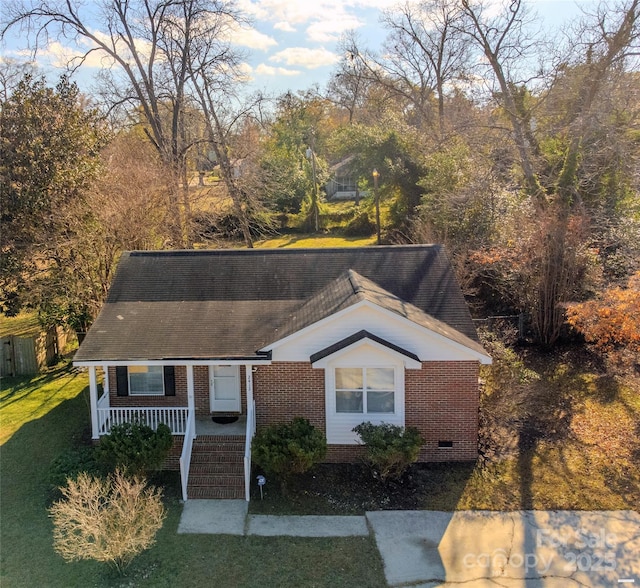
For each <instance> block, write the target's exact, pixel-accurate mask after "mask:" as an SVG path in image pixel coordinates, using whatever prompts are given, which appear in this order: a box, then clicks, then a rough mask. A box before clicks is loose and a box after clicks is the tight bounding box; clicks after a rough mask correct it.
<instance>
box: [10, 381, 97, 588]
mask: <svg viewBox="0 0 640 588" xmlns="http://www.w3.org/2000/svg"><path fill="white" fill-rule="evenodd" d="M58 373H60V371H58ZM45 378H46V379H47V380H48V381H51V380H52V376H50V375H49V374H47V376H45ZM86 395H88V390H87V389H86V388H85V389H84V390H83V391H81V392H80V393H79V394H77V396H75V397H73V398H71V399H69V400H66V401H64V402H62V403H60V404H58V405H57V406H56V407H55V408H53V409H52V410H50V411H49V412H47V413H46V414H44V415H43V416H42V417H40V418H38V419H35V420H32V421H29V422H26V423H24V424H23V425H22V426H21V427H20V428H19V429H18V430H17V431H16V432H15V433H14V434H13V436H12V437H11V438H10V439H9V440H8V441H7V442H6V443H4V444H3V445H2V448H1V451H2V459H1V460H0V473H1V476H0V492H1V494H2V502H1V504H0V512H1V518H2V525H1V526H0V538H1V544H2V572H3V585H6V586H51V587H57V586H60V587H63V586H88V585H95V583H96V578H97V577H100V574H101V568H100V567H99V566H98V565H97V564H95V563H92V562H79V563H77V564H73V565H69V564H66V563H65V561H64V560H63V559H62V558H61V557H60V556H59V555H57V554H56V553H55V552H54V550H53V537H52V526H51V522H50V520H49V517H48V512H47V510H46V509H47V505H48V500H49V496H50V484H49V468H50V465H51V462H52V461H53V460H54V459H55V458H56V457H57V456H58V455H60V454H61V453H62V452H63V451H65V450H66V449H68V448H69V447H70V446H72V445H73V444H74V443H76V442H79V440H80V439H81V437H82V436H83V432H84V431H85V429H86V428H87V427H88V424H89V414H88V411H87V400H86Z"/></svg>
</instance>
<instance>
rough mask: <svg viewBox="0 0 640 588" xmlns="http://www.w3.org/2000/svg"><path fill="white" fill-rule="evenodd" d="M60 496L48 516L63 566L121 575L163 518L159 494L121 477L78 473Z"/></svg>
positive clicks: (152, 539)
mask: <svg viewBox="0 0 640 588" xmlns="http://www.w3.org/2000/svg"><path fill="white" fill-rule="evenodd" d="M60 491H61V492H62V496H63V497H62V499H61V500H58V501H57V502H55V503H54V504H53V506H52V507H51V508H50V509H49V513H50V514H51V518H52V520H53V545H54V548H55V550H56V551H57V552H58V553H59V554H60V555H61V556H62V557H63V558H64V559H65V560H67V561H76V560H81V559H93V560H95V561H100V562H106V563H108V564H111V565H113V566H115V568H116V569H117V570H118V571H119V572H120V573H122V572H123V571H124V570H125V569H126V567H127V566H128V565H129V564H130V563H131V561H132V560H133V558H134V557H135V556H136V555H138V554H139V553H141V552H142V551H144V550H146V549H148V548H149V547H151V546H152V545H153V543H154V542H155V536H156V533H157V532H158V531H159V530H160V528H161V527H162V523H163V521H164V518H165V516H166V512H165V509H164V506H163V504H162V491H161V490H159V489H157V488H154V487H149V486H147V483H146V481H145V480H144V479H142V478H138V477H134V478H130V477H127V476H125V475H124V474H123V473H122V472H120V471H116V472H115V473H113V474H111V475H109V476H108V477H107V478H101V477H94V476H90V475H89V474H86V473H82V474H80V475H79V476H78V477H77V478H76V479H73V478H70V479H69V480H68V481H67V485H66V486H64V487H62V488H60Z"/></svg>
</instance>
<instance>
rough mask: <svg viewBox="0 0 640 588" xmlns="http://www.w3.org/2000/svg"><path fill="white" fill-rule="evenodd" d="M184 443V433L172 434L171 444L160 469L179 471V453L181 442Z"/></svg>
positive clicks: (180, 451)
mask: <svg viewBox="0 0 640 588" xmlns="http://www.w3.org/2000/svg"><path fill="white" fill-rule="evenodd" d="M183 443H184V435H174V436H173V446H172V447H171V450H170V451H169V455H168V456H167V459H166V460H165V461H164V465H163V466H162V469H164V470H171V471H176V472H179V471H180V455H181V454H182V444H183Z"/></svg>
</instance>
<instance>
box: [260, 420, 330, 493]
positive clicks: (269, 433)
mask: <svg viewBox="0 0 640 588" xmlns="http://www.w3.org/2000/svg"><path fill="white" fill-rule="evenodd" d="M251 450H252V455H253V460H254V461H255V463H256V464H258V465H259V466H260V467H261V468H263V469H264V470H265V471H266V472H270V473H273V474H276V475H277V476H278V477H279V478H280V480H281V481H282V483H283V487H284V486H286V485H287V483H288V481H289V479H290V477H291V476H292V475H294V474H302V473H304V472H306V471H307V470H308V469H309V468H311V466H313V465H314V464H316V463H318V462H319V461H320V460H322V459H323V458H324V456H325V455H326V453H327V441H326V439H325V436H324V434H323V433H322V432H321V431H319V430H318V429H316V428H315V427H314V426H313V425H312V424H311V423H310V422H309V421H308V420H307V419H304V418H302V417H296V418H294V419H293V421H291V422H290V423H284V424H280V425H270V426H268V427H266V428H264V429H262V430H260V431H258V432H257V433H256V436H255V437H254V438H253V443H252V449H251Z"/></svg>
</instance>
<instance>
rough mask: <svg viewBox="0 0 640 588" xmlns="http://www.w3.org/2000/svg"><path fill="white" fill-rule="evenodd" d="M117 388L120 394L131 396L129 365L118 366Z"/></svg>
mask: <svg viewBox="0 0 640 588" xmlns="http://www.w3.org/2000/svg"><path fill="white" fill-rule="evenodd" d="M116 389H117V394H118V396H129V371H128V370H127V366H124V365H119V366H117V367H116Z"/></svg>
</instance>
